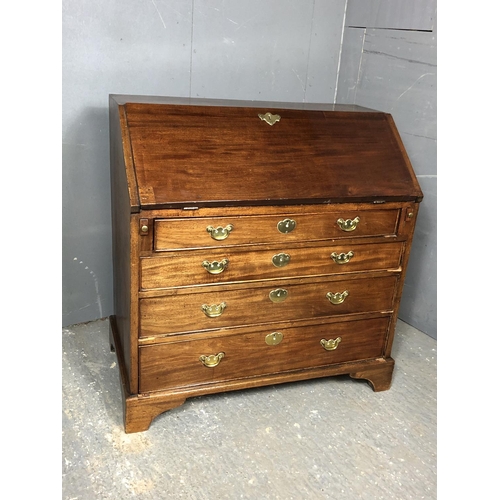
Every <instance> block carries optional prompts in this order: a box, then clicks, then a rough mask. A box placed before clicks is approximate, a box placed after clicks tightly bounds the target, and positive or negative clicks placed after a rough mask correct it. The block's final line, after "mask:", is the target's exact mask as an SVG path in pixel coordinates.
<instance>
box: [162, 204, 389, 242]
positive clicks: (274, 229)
mask: <svg viewBox="0 0 500 500" xmlns="http://www.w3.org/2000/svg"><path fill="white" fill-rule="evenodd" d="M398 214H399V210H357V211H350V210H345V211H343V210H341V209H339V210H338V211H334V212H328V213H311V214H293V213H284V214H282V215H261V216H242V217H201V218H185V219H157V220H156V221H155V225H154V250H155V251H167V250H173V249H176V248H198V247H219V246H226V245H252V244H256V243H260V244H264V243H280V244H283V243H291V242H299V241H315V240H324V239H337V238H355V237H358V236H387V235H394V234H396V226H397V221H398Z"/></svg>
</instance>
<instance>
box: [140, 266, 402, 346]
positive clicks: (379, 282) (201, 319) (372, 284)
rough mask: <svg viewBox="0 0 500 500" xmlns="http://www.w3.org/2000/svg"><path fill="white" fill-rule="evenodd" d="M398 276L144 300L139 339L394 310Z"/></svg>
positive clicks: (216, 289) (234, 288) (271, 284)
mask: <svg viewBox="0 0 500 500" xmlns="http://www.w3.org/2000/svg"><path fill="white" fill-rule="evenodd" d="M398 277H399V274H396V273H395V274H391V275H387V276H380V277H370V278H362V277H359V276H356V277H352V278H349V279H328V278H322V279H318V280H317V281H314V282H307V283H298V282H297V280H295V281H288V282H286V281H283V282H278V281H277V282H268V283H264V284H262V283H260V284H259V285H258V286H257V285H255V286H252V287H243V286H229V287H224V286H222V287H203V288H201V289H198V290H192V291H191V293H174V294H166V295H163V296H159V297H148V298H142V299H141V300H140V336H141V337H148V336H155V335H169V334H178V333H183V332H194V331H206V330H211V329H219V328H232V327H238V326H246V325H256V324H265V323H270V322H276V321H294V320H301V319H308V318H316V317H328V316H338V315H346V314H347V315H348V314H356V313H357V314H360V313H366V312H376V311H389V310H391V309H392V307H393V300H394V294H395V290H396V284H397V280H398ZM188 291H189V290H188ZM184 292H186V290H185V291H184Z"/></svg>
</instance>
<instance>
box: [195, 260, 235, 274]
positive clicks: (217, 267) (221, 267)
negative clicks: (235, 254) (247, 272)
mask: <svg viewBox="0 0 500 500" xmlns="http://www.w3.org/2000/svg"><path fill="white" fill-rule="evenodd" d="M201 265H202V266H203V267H204V268H205V270H206V271H207V272H208V273H210V274H220V273H222V271H225V270H226V269H227V266H228V265H229V260H228V259H222V260H221V261H220V262H217V261H216V260H214V261H213V262H209V261H208V260H204V261H203V262H202V263H201Z"/></svg>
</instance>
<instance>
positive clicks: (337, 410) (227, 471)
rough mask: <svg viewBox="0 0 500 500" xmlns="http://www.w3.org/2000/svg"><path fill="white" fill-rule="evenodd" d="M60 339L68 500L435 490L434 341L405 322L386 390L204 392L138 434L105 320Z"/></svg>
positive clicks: (400, 495)
mask: <svg viewBox="0 0 500 500" xmlns="http://www.w3.org/2000/svg"><path fill="white" fill-rule="evenodd" d="M62 340H63V373H62V377H63V400H62V408H63V415H62V417H63V420H62V431H63V436H62V445H63V449H62V452H63V466H62V469H63V478H62V493H63V495H62V498H63V499H64V500H87V499H89V500H90V499H92V500H96V499H98V500H100V499H116V500H126V499H130V498H134V499H145V500H146V499H148V500H149V499H151V500H161V499H194V500H202V499H212V500H213V499H228V500H235V499H240V498H243V499H251V500H261V499H279V500H288V499H290V500H295V499H297V500H302V499H330V498H331V499H335V500H342V499H349V500H364V499H366V500H375V499H384V500H387V499H398V500H413V499H425V500H431V499H435V498H436V483H437V478H436V462H437V457H436V427H437V425H436V358H437V355H436V341H435V340H433V339H432V338H430V337H428V336H427V335H425V334H423V333H422V332H419V331H418V330H415V329H414V328H412V327H410V326H409V325H407V324H405V323H403V322H399V323H398V327H397V333H396V339H395V341H394V347H393V357H394V359H395V360H396V367H395V371H394V378H393V385H392V387H391V389H390V390H389V391H385V392H379V393H375V392H373V391H372V389H371V387H370V386H369V385H368V383H367V382H365V381H361V380H353V379H351V378H349V377H348V376H347V377H344V376H341V377H335V378H326V379H320V380H313V381H307V382H298V383H293V384H284V385H278V386H271V387H267V388H260V389H249V390H245V391H239V392H231V393H226V394H217V395H212V396H204V397H198V398H193V399H191V400H187V401H186V403H185V404H184V405H183V406H181V407H179V408H176V409H174V410H171V411H170V412H166V413H163V414H162V415H160V416H159V417H157V418H156V419H154V420H153V423H152V425H151V427H150V429H149V431H146V432H144V433H138V434H125V433H124V432H123V424H122V403H121V393H120V386H119V377H118V366H117V364H116V356H115V354H114V353H112V352H110V351H109V343H108V322H107V320H99V321H95V322H92V323H86V324H81V325H75V326H72V327H68V328H64V329H63V335H62Z"/></svg>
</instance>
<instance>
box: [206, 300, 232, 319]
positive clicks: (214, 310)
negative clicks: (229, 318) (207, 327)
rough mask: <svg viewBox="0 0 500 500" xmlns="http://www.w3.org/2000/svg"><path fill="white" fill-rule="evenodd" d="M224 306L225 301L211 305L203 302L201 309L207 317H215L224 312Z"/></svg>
mask: <svg viewBox="0 0 500 500" xmlns="http://www.w3.org/2000/svg"><path fill="white" fill-rule="evenodd" d="M226 306H227V304H226V303H225V302H221V303H220V304H212V305H211V306H209V305H208V304H203V305H202V306H201V310H202V311H203V312H204V313H205V315H206V316H208V317H209V318H217V317H218V316H220V315H221V314H222V313H223V312H224V309H225V308H226Z"/></svg>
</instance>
